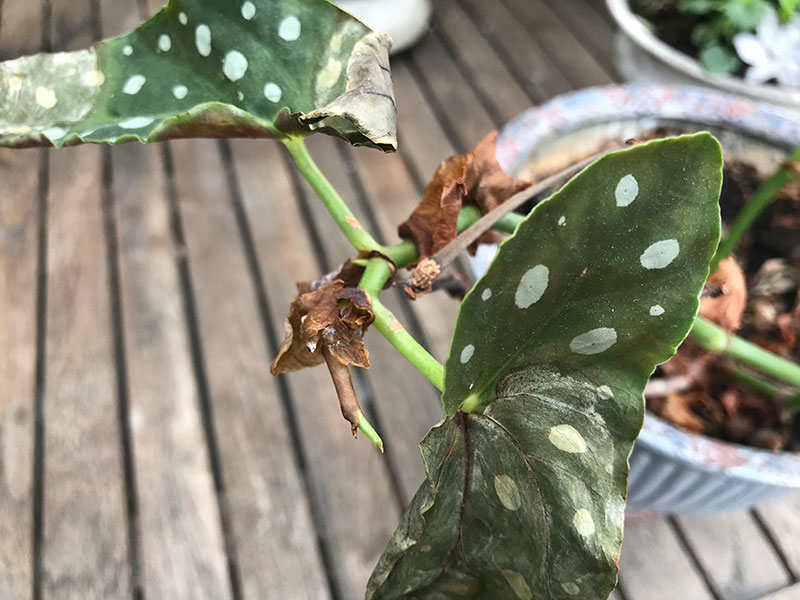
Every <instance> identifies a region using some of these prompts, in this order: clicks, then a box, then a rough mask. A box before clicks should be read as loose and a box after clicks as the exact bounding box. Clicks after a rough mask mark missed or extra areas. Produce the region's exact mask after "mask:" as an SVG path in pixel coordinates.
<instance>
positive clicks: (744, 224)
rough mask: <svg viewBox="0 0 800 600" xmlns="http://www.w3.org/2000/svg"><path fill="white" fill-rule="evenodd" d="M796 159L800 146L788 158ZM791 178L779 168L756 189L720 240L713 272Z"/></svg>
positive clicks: (799, 158) (791, 160)
mask: <svg viewBox="0 0 800 600" xmlns="http://www.w3.org/2000/svg"><path fill="white" fill-rule="evenodd" d="M796 161H800V146H798V147H797V148H795V150H794V152H793V153H792V154H791V155H790V156H789V158H788V162H796ZM791 178H792V174H791V173H790V172H789V171H787V170H786V169H783V168H779V169H778V170H777V171H775V172H774V173H773V174H772V176H771V177H770V178H769V179H767V180H766V181H765V182H764V183H762V184H761V186H760V187H759V188H758V189H757V190H756V192H755V194H753V195H752V197H751V198H750V200H749V201H748V202H747V204H745V206H744V208H743V209H742V211H741V212H740V213H739V215H738V216H737V217H736V220H735V221H734V222H733V225H731V227H730V229H729V230H728V233H727V235H726V236H725V238H724V239H723V240H722V242H720V244H719V248H717V253H716V254H715V255H714V260H713V261H712V262H711V272H712V273H713V272H714V271H716V270H717V267H718V266H719V263H720V261H722V260H723V259H725V258H727V257H728V256H730V254H731V252H733V249H734V248H735V247H736V244H738V243H739V240H740V239H741V237H742V236H743V235H744V234H745V233H746V232H747V230H748V229H750V227H751V226H752V225H753V222H754V221H755V220H756V219H757V218H758V217H759V215H760V214H761V213H762V212H763V211H764V209H765V208H766V207H767V206H769V203H770V202H772V199H773V198H774V197H775V196H776V195H777V194H778V192H780V191H781V188H783V186H785V185H786V184H787V183H789V181H790V180H791Z"/></svg>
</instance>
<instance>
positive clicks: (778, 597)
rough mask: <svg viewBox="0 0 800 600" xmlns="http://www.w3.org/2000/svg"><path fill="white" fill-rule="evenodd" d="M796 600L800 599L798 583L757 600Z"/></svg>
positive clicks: (799, 584) (799, 585)
mask: <svg viewBox="0 0 800 600" xmlns="http://www.w3.org/2000/svg"><path fill="white" fill-rule="evenodd" d="M798 598H800V583H795V584H794V585H790V586H789V587H786V588H783V589H782V590H778V591H777V592H773V593H771V594H767V595H766V596H762V597H761V598H759V600H797V599H798Z"/></svg>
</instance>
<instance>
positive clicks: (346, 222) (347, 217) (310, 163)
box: [282, 137, 381, 252]
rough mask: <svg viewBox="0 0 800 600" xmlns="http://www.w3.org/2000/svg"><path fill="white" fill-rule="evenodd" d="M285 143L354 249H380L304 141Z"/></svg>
mask: <svg viewBox="0 0 800 600" xmlns="http://www.w3.org/2000/svg"><path fill="white" fill-rule="evenodd" d="M282 141H283V144H284V145H285V146H286V148H288V150H289V154H290V155H291V157H292V160H294V162H295V164H296V165H297V168H298V169H299V170H300V172H301V173H302V174H303V177H305V178H306V180H308V183H309V184H311V187H312V188H314V191H315V192H317V195H318V196H319V197H320V199H321V200H322V203H323V204H324V205H325V208H327V209H328V212H329V213H331V216H332V217H333V220H334V221H336V225H337V226H338V227H339V229H341V231H342V233H344V235H345V237H346V238H347V240H348V241H349V242H350V243H351V244H352V245H353V246H354V247H355V249H356V250H365V251H367V252H370V251H372V250H381V245H380V244H378V242H376V241H375V239H374V238H373V237H372V236H371V235H370V234H368V233H367V232H366V231H365V230H364V228H363V227H362V225H361V223H359V222H358V219H356V217H355V215H354V214H353V213H352V211H351V210H350V209H349V208H348V207H347V205H346V204H345V203H344V200H342V197H341V196H340V195H339V193H338V192H337V191H336V190H335V189H334V187H333V186H332V185H331V183H330V182H329V181H328V180H327V179H326V177H325V175H323V173H322V171H320V170H319V167H317V164H316V163H315V162H314V159H313V158H311V154H309V152H308V148H307V147H306V143H305V140H304V138H302V137H288V138H284V139H283V140H282Z"/></svg>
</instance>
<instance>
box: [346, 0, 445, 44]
mask: <svg viewBox="0 0 800 600" xmlns="http://www.w3.org/2000/svg"><path fill="white" fill-rule="evenodd" d="M333 3H334V4H336V5H337V6H338V7H339V8H341V9H342V10H345V11H347V12H349V13H350V14H351V15H353V16H354V17H356V18H357V19H359V20H360V21H362V22H363V23H364V24H365V25H367V26H368V27H370V28H372V29H374V30H375V31H380V32H381V33H388V34H389V35H390V36H392V41H393V42H394V44H393V45H392V54H397V53H398V52H401V51H403V50H405V49H406V48H408V47H409V46H411V45H412V44H413V43H414V42H416V41H417V40H418V39H419V38H420V37H421V36H422V34H424V33H425V32H426V31H427V30H428V23H429V22H430V19H431V2H430V0H333Z"/></svg>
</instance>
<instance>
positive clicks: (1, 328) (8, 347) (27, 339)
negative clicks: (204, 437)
mask: <svg viewBox="0 0 800 600" xmlns="http://www.w3.org/2000/svg"><path fill="white" fill-rule="evenodd" d="M39 156H40V152H39V151H38V150H26V151H24V152H15V151H13V150H4V151H3V152H0V181H2V182H3V193H2V196H0V332H2V333H0V337H2V348H0V596H1V597H3V598H8V599H9V600H16V599H21V598H28V597H29V595H30V593H31V589H32V585H33V581H32V572H31V571H32V565H33V557H32V540H33V538H32V521H31V517H32V514H33V513H32V510H31V507H32V502H33V447H34V425H33V423H34V410H33V406H34V388H35V365H36V272H37V264H36V263H37V242H38V229H39V224H38V218H39V197H38V187H39V186H38V182H39V175H38V172H39V164H40V160H39Z"/></svg>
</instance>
